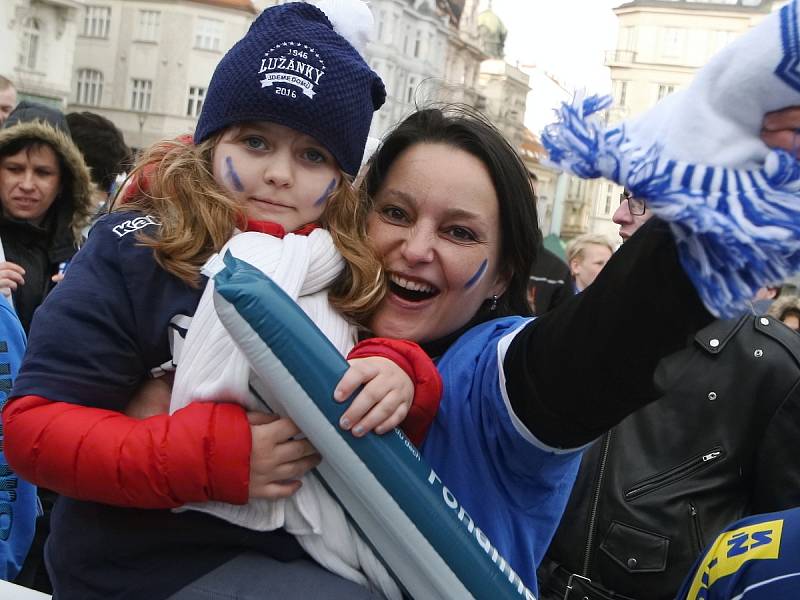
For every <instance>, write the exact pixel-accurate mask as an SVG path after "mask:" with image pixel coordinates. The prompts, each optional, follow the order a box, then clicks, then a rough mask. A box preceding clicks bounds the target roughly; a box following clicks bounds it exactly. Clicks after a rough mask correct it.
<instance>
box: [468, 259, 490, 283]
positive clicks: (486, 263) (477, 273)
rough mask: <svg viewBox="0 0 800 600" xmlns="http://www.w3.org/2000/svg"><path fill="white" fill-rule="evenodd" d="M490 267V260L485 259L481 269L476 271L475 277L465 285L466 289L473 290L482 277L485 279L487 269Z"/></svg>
mask: <svg viewBox="0 0 800 600" xmlns="http://www.w3.org/2000/svg"><path fill="white" fill-rule="evenodd" d="M488 265H489V260H488V259H485V258H484V259H483V262H482V263H481V266H480V267H478V270H477V271H475V275H473V276H472V277H470V279H469V281H468V282H467V283H466V284H465V285H464V288H466V289H469V288H471V287H472V286H473V285H475V284H476V283H478V281H479V280H480V278H481V277H483V274H484V273H485V272H486V267H487V266H488Z"/></svg>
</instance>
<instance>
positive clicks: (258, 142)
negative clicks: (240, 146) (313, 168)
mask: <svg viewBox="0 0 800 600" xmlns="http://www.w3.org/2000/svg"><path fill="white" fill-rule="evenodd" d="M242 141H243V142H244V144H245V146H247V147H248V148H249V149H250V150H266V149H267V148H268V145H267V142H266V141H265V140H264V139H263V138H261V137H258V136H254V135H249V136H247V137H245V138H244V139H243V140H242ZM303 157H304V158H305V159H306V160H308V161H309V162H312V163H315V164H322V163H325V162H327V161H328V157H327V156H326V155H325V154H324V153H323V152H322V151H321V150H317V149H316V148H310V149H308V150H305V151H304V152H303Z"/></svg>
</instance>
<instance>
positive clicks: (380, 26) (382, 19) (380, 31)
mask: <svg viewBox="0 0 800 600" xmlns="http://www.w3.org/2000/svg"><path fill="white" fill-rule="evenodd" d="M384 23H386V11H385V10H382V11H381V12H380V16H379V17H378V41H379V42H382V41H383V34H384V28H385V27H384Z"/></svg>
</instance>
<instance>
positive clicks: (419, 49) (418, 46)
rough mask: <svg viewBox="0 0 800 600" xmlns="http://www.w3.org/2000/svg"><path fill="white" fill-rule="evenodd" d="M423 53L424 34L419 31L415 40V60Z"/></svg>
mask: <svg viewBox="0 0 800 600" xmlns="http://www.w3.org/2000/svg"><path fill="white" fill-rule="evenodd" d="M421 53H422V32H421V31H420V30H419V29H417V37H416V38H415V39H414V58H419V55H420V54H421Z"/></svg>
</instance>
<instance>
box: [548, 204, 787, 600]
mask: <svg viewBox="0 0 800 600" xmlns="http://www.w3.org/2000/svg"><path fill="white" fill-rule="evenodd" d="M651 216H652V214H651V213H650V212H649V211H648V210H647V204H646V200H645V199H643V198H637V197H635V196H633V195H631V194H630V192H628V191H627V190H626V191H624V192H623V193H622V194H621V196H620V205H619V208H618V209H617V210H616V212H615V213H614V216H613V217H612V219H613V221H614V222H615V223H616V224H617V225H619V235H620V237H621V238H622V239H623V241H625V240H627V239H628V238H630V237H631V236H632V235H633V234H634V233H635V232H636V230H638V229H639V227H641V226H642V224H644V223H645V222H646V221H647V220H648V219H649V218H650V217H651ZM668 308H669V307H665V310H668ZM630 309H631V310H632V311H636V307H635V306H631V307H630ZM638 316H639V317H640V322H641V326H642V327H647V321H648V319H657V318H659V316H658V315H654V314H642V315H638ZM600 318H602V315H598V319H600ZM620 335H623V334H622V333H621V334H620ZM631 368H635V366H633V365H632V366H631ZM655 383H656V385H657V387H658V389H660V390H662V392H663V396H662V397H661V398H660V399H659V400H658V401H656V402H654V403H652V404H650V405H648V406H646V407H645V408H643V409H641V410H639V411H637V412H636V413H634V414H632V415H630V416H629V417H628V418H627V419H625V420H624V421H622V422H621V423H620V424H619V425H617V426H616V427H615V428H613V429H612V430H611V431H610V432H608V433H607V434H606V435H604V436H603V437H602V438H601V439H599V440H597V441H596V442H595V443H594V444H593V445H592V446H591V447H590V448H588V449H587V450H586V452H585V454H584V457H583V460H582V462H581V466H580V470H579V472H578V477H577V480H576V482H575V486H574V488H573V492H572V495H571V497H570V500H569V503H568V505H567V508H566V511H565V512H564V516H563V518H562V520H561V525H560V527H559V529H558V531H557V532H556V534H555V536H554V538H553V541H552V543H551V545H550V548H549V550H548V552H547V555H546V556H545V558H544V560H543V561H542V564H541V567H540V569H539V589H540V598H541V599H542V600H556V599H557V600H575V599H579V600H610V599H612V598H613V599H614V600H631V599H633V600H667V599H669V600H672V599H673V598H674V597H675V594H676V593H677V592H678V590H679V588H680V586H681V583H682V581H683V579H684V577H685V576H686V574H687V573H688V572H689V570H690V568H691V567H692V564H693V563H694V561H695V560H696V559H697V557H698V556H699V555H700V553H701V552H702V550H703V548H704V547H705V546H706V544H707V543H708V542H710V541H711V540H713V539H714V537H715V536H716V535H717V533H719V532H720V531H722V530H723V529H724V528H725V527H726V526H727V525H728V524H729V523H731V522H732V521H735V520H736V519H739V518H741V517H742V516H745V515H752V514H755V513H761V512H772V511H778V510H783V509H786V508H789V507H793V506H797V505H800V454H799V453H797V451H796V448H797V441H798V440H800V336H798V335H797V334H796V333H794V332H793V331H791V330H790V329H788V328H787V327H785V326H784V325H782V324H781V323H780V322H779V321H777V320H775V319H773V318H770V317H766V316H762V315H757V314H750V313H748V314H745V315H742V316H741V317H740V318H737V319H732V320H718V321H714V322H713V323H712V324H711V325H709V326H708V327H706V328H705V329H703V330H701V331H700V332H699V333H698V334H697V335H696V336H695V338H694V344H693V345H692V346H691V347H690V348H688V349H686V350H683V351H681V352H678V353H676V354H673V355H672V356H670V357H667V358H666V359H664V360H662V362H661V363H660V364H659V366H658V369H657V371H656V376H655Z"/></svg>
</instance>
